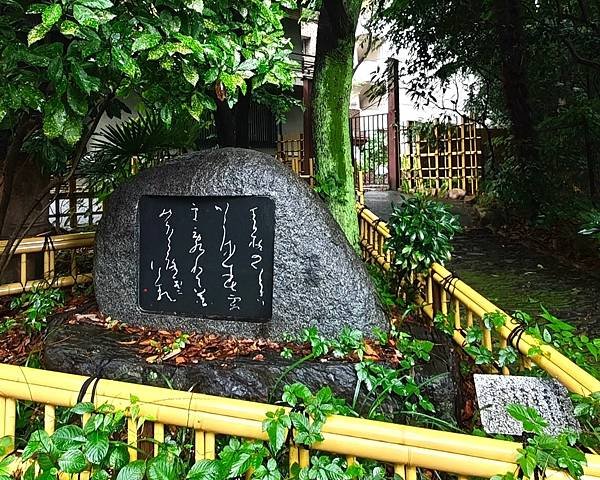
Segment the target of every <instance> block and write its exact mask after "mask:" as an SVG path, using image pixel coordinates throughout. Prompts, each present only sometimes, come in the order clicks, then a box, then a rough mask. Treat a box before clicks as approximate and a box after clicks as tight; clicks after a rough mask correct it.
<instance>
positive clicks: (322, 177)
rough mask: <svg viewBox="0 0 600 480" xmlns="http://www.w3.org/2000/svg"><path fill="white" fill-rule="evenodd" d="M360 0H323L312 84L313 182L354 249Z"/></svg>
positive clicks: (356, 244)
mask: <svg viewBox="0 0 600 480" xmlns="http://www.w3.org/2000/svg"><path fill="white" fill-rule="evenodd" d="M360 7H361V0H324V1H323V6H322V7H321V11H320V14H319V27H318V33H317V52H316V59H317V60H316V65H315V75H314V84H313V95H312V107H313V141H314V151H315V159H316V164H317V183H318V186H319V187H320V191H321V193H322V194H323V195H324V197H325V198H326V200H327V203H328V204H329V209H330V210H331V213H332V214H333V216H334V217H335V219H336V220H337V221H338V223H339V224H340V226H341V227H342V230H343V231H344V233H345V234H346V237H347V238H348V241H349V242H350V244H351V245H353V246H354V247H355V248H358V220H357V217H356V210H355V194H354V175H353V170H352V157H351V152H350V148H351V145H350V129H349V122H348V111H349V108H350V91H351V89H352V73H353V70H352V67H353V58H354V40H355V31H356V24H357V22H358V16H359V14H360Z"/></svg>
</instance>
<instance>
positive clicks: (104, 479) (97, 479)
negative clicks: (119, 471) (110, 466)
mask: <svg viewBox="0 0 600 480" xmlns="http://www.w3.org/2000/svg"><path fill="white" fill-rule="evenodd" d="M90 480H110V475H109V474H108V472H107V471H106V470H96V471H95V472H94V473H93V474H92V476H91V478H90Z"/></svg>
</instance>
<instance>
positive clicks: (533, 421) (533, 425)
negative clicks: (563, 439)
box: [506, 404, 548, 434]
mask: <svg viewBox="0 0 600 480" xmlns="http://www.w3.org/2000/svg"><path fill="white" fill-rule="evenodd" d="M506 410H507V412H508V413H509V415H510V416H511V417H513V418H514V419H515V420H517V421H519V422H521V423H522V424H523V429H524V430H526V431H528V432H533V433H537V434H541V433H542V431H543V430H544V428H546V427H547V426H548V422H547V421H546V420H544V418H543V417H542V416H541V415H540V414H539V413H538V412H537V410H536V409H535V408H532V407H526V406H524V405H519V404H511V405H509V406H508V407H506Z"/></svg>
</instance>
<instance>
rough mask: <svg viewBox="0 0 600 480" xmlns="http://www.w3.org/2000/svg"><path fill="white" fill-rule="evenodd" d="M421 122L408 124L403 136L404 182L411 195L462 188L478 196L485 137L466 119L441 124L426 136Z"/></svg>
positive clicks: (401, 142)
mask: <svg viewBox="0 0 600 480" xmlns="http://www.w3.org/2000/svg"><path fill="white" fill-rule="evenodd" d="M422 130H423V128H419V122H408V123H407V124H406V125H405V126H404V127H403V128H402V130H401V135H400V139H401V141H400V149H401V152H400V158H399V163H400V165H399V167H400V169H399V170H400V176H401V177H400V181H401V184H402V188H403V189H404V190H405V191H409V192H422V191H425V192H429V193H430V194H432V195H437V194H439V193H443V192H444V191H447V190H448V189H451V188H461V189H463V190H464V191H465V192H466V194H467V195H475V194H476V193H477V190H478V187H479V178H480V176H481V170H482V166H481V164H480V163H481V146H480V145H481V136H480V135H479V134H478V131H477V125H476V123H475V122H473V121H471V120H467V119H465V118H464V117H463V118H462V119H461V120H460V123H459V121H457V122H456V124H442V123H438V124H435V125H432V126H430V132H429V134H424V132H423V131H422Z"/></svg>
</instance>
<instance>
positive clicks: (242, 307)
mask: <svg viewBox="0 0 600 480" xmlns="http://www.w3.org/2000/svg"><path fill="white" fill-rule="evenodd" d="M138 221H139V227H140V228H139V246H140V263H139V284H138V299H139V306H140V308H141V309H142V310H144V311H147V312H156V313H159V312H160V313H164V312H168V313H171V314H181V315H183V316H192V317H202V318H214V319H227V320H242V321H249V322H266V321H268V320H270V319H271V314H272V299H273V243H274V237H275V204H274V202H273V200H271V199H270V198H268V197H260V196H244V197H183V196H150V195H146V196H142V197H141V198H140V201H139V217H138Z"/></svg>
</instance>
